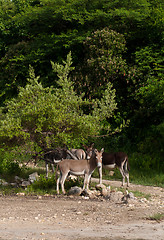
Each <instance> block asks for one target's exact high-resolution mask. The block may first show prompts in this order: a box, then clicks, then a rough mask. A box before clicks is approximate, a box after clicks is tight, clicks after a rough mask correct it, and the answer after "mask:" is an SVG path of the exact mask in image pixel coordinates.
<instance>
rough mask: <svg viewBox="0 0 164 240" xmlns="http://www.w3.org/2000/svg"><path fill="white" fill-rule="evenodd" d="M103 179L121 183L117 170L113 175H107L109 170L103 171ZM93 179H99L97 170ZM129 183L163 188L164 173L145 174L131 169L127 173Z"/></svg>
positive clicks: (150, 172)
mask: <svg viewBox="0 0 164 240" xmlns="http://www.w3.org/2000/svg"><path fill="white" fill-rule="evenodd" d="M102 174H103V179H106V180H116V181H118V180H119V181H122V176H121V173H120V171H119V169H114V175H113V176H110V175H109V170H106V169H103V173H102ZM92 176H93V177H96V178H99V173H98V170H97V169H96V170H95V171H94V173H93V175H92ZM129 178H130V183H134V184H141V185H145V186H157V187H163V188H164V173H162V172H156V171H153V170H152V171H149V172H145V171H142V170H137V169H133V168H132V167H131V170H130V172H129Z"/></svg>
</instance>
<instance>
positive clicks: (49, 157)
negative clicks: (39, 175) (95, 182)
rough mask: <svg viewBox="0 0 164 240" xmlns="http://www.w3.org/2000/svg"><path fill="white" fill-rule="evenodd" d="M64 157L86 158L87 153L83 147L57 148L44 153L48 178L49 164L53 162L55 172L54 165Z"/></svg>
mask: <svg viewBox="0 0 164 240" xmlns="http://www.w3.org/2000/svg"><path fill="white" fill-rule="evenodd" d="M62 159H74V160H79V159H86V153H85V151H84V150H83V149H71V150H68V149H67V148H66V147H65V148H55V149H53V150H50V151H48V152H46V153H45V154H44V161H45V164H46V178H48V165H49V164H51V168H52V172H53V173H54V165H55V164H57V163H58V162H60V161H61V160H62Z"/></svg>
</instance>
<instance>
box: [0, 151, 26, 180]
mask: <svg viewBox="0 0 164 240" xmlns="http://www.w3.org/2000/svg"><path fill="white" fill-rule="evenodd" d="M20 173H21V168H20V167H19V162H18V161H17V159H16V154H15V153H14V152H8V151H6V150H5V149H1V150H0V176H2V177H5V179H6V180H11V179H12V178H14V176H15V175H19V174H20Z"/></svg>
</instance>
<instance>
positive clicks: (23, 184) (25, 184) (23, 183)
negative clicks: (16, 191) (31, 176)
mask: <svg viewBox="0 0 164 240" xmlns="http://www.w3.org/2000/svg"><path fill="white" fill-rule="evenodd" d="M30 184H31V183H30V181H23V182H22V184H21V186H22V187H27V186H29V185H30Z"/></svg>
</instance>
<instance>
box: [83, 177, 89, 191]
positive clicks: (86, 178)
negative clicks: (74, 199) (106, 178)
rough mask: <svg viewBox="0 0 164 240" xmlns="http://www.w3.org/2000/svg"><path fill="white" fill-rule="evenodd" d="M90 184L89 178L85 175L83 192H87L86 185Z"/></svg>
mask: <svg viewBox="0 0 164 240" xmlns="http://www.w3.org/2000/svg"><path fill="white" fill-rule="evenodd" d="M87 183H88V176H87V174H85V176H84V184H83V191H84V190H85V185H86V184H87Z"/></svg>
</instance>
